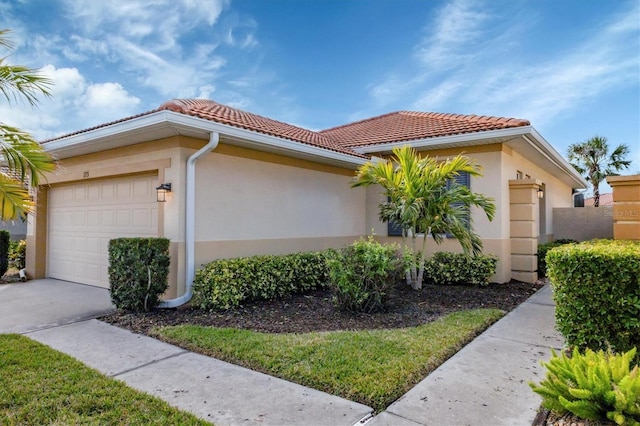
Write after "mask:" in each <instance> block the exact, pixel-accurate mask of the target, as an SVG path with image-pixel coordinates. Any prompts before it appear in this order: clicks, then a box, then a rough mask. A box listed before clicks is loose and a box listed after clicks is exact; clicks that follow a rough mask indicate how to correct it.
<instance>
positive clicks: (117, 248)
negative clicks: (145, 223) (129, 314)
mask: <svg viewBox="0 0 640 426" xmlns="http://www.w3.org/2000/svg"><path fill="white" fill-rule="evenodd" d="M170 262H171V258H170V257H169V240H168V239H167V238H116V239H113V240H111V241H109V283H110V293H111V300H112V301H113V304H114V305H116V307H117V308H118V309H123V310H125V311H134V312H140V311H150V310H151V309H153V308H155V307H157V306H158V303H160V296H162V294H163V293H164V292H165V291H166V290H167V287H168V285H169V284H168V281H167V278H168V277H169V264H170Z"/></svg>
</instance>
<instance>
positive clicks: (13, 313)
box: [0, 279, 115, 333]
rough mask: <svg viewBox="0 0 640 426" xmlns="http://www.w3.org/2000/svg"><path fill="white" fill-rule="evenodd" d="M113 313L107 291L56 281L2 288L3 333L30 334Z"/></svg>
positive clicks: (0, 314)
mask: <svg viewBox="0 0 640 426" xmlns="http://www.w3.org/2000/svg"><path fill="white" fill-rule="evenodd" d="M114 310H115V307H114V306H113V305H112V304H111V298H110V296H109V290H107V289H104V288H99V287H92V286H88V285H83V284H76V283H71V282H68V281H61V280H54V279H42V280H32V281H27V282H25V283H15V284H3V285H0V333H28V332H31V331H36V330H42V329H47V328H51V327H56V326H59V325H63V324H70V323H74V322H78V321H82V320H86V319H90V318H95V317H98V316H101V315H105V314H107V313H109V312H113V311H114Z"/></svg>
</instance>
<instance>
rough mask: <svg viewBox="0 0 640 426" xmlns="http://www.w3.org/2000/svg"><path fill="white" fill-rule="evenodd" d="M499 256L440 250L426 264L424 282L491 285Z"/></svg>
mask: <svg viewBox="0 0 640 426" xmlns="http://www.w3.org/2000/svg"><path fill="white" fill-rule="evenodd" d="M497 263H498V258H497V257H496V256H493V255H484V254H481V255H479V256H467V255H465V254H464V253H450V252H446V251H439V252H436V253H434V254H433V256H431V257H430V258H428V259H427V260H426V261H425V264H424V282H425V283H428V284H437V285H460V284H470V285H476V286H480V287H484V286H487V285H489V277H491V276H492V275H493V274H495V273H496V264H497Z"/></svg>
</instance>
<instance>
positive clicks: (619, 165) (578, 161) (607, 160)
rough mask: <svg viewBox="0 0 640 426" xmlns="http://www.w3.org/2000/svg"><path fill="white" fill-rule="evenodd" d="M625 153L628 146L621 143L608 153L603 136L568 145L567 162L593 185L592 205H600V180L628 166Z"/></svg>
mask: <svg viewBox="0 0 640 426" xmlns="http://www.w3.org/2000/svg"><path fill="white" fill-rule="evenodd" d="M627 155H629V147H628V146H627V145H623V144H621V145H618V146H617V147H616V149H614V150H613V152H612V153H611V154H609V145H608V144H607V138H605V137H603V136H594V137H592V138H591V139H588V140H586V141H584V142H581V143H574V144H571V145H569V148H568V155H567V156H568V158H569V162H570V163H571V165H572V166H573V167H574V168H575V169H576V170H577V171H578V173H580V174H581V175H583V176H584V177H585V178H586V180H587V182H589V183H590V184H591V186H593V206H594V207H598V206H600V182H602V181H603V180H604V179H605V178H606V177H607V176H618V174H619V173H618V171H620V170H622V169H623V168H624V169H626V168H627V167H629V165H630V164H631V161H629V160H626V159H625V157H626V156H627Z"/></svg>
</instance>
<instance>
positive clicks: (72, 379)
mask: <svg viewBox="0 0 640 426" xmlns="http://www.w3.org/2000/svg"><path fill="white" fill-rule="evenodd" d="M0 424H2V425H5V424H6V425H45V424H57V425H71V424H83V425H98V424H99V425H104V424H109V425H147V424H158V425H166V424H180V425H206V424H209V423H206V422H204V421H202V420H199V419H198V418H196V417H195V416H192V415H191V414H187V413H184V412H181V411H179V410H177V409H175V408H172V407H170V406H169V405H168V404H167V403H165V402H163V401H162V400H160V399H158V398H155V397H152V396H150V395H147V394H145V393H142V392H138V391H136V390H134V389H131V388H129V387H127V386H126V385H125V384H124V383H123V382H120V381H118V380H114V379H110V378H108V377H106V376H104V375H102V374H100V373H98V372H97V371H95V370H93V369H91V368H89V367H87V366H85V365H84V364H82V363H81V362H79V361H76V360H75V359H73V358H71V357H70V356H68V355H65V354H62V353H60V352H58V351H55V350H53V349H51V348H49V347H47V346H45V345H42V344H40V343H38V342H35V341H33V340H31V339H28V338H26V337H24V336H20V335H16V334H0Z"/></svg>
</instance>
